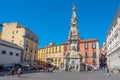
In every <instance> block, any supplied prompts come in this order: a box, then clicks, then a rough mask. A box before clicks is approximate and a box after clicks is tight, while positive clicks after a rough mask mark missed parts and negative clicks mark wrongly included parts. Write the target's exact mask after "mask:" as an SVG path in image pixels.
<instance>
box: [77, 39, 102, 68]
mask: <svg viewBox="0 0 120 80" xmlns="http://www.w3.org/2000/svg"><path fill="white" fill-rule="evenodd" d="M79 46H80V52H81V54H82V56H83V60H82V63H83V64H85V65H86V66H91V67H94V68H95V69H98V68H99V54H100V52H99V40H97V39H88V40H80V44H79Z"/></svg>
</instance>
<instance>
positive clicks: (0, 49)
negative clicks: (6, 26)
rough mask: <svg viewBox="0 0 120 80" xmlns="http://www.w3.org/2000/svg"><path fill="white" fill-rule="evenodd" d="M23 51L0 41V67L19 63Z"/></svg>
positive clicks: (16, 46) (14, 45)
mask: <svg viewBox="0 0 120 80" xmlns="http://www.w3.org/2000/svg"><path fill="white" fill-rule="evenodd" d="M22 54H23V49H22V48H21V47H19V46H18V45H16V44H13V43H10V42H8V41H5V40H1V39H0V65H8V64H13V63H21V56H22Z"/></svg>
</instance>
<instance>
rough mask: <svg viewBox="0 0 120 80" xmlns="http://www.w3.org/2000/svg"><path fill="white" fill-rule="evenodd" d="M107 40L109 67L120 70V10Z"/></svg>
mask: <svg viewBox="0 0 120 80" xmlns="http://www.w3.org/2000/svg"><path fill="white" fill-rule="evenodd" d="M106 39H107V64H108V67H109V68H112V69H120V8H119V9H118V11H117V14H116V16H115V18H114V20H113V22H112V24H111V26H110V29H109V31H108V33H107V38H106Z"/></svg>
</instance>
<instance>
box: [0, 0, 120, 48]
mask: <svg viewBox="0 0 120 80" xmlns="http://www.w3.org/2000/svg"><path fill="white" fill-rule="evenodd" d="M72 2H75V3H76V8H77V17H78V29H79V35H80V37H82V38H83V39H90V38H95V39H98V40H100V45H102V43H103V42H104V41H105V37H106V33H107V31H108V29H109V27H110V25H111V23H112V20H113V18H114V16H115V14H116V12H117V9H118V7H119V6H120V0H0V23H1V24H3V23H4V22H19V23H20V24H21V25H23V26H25V27H27V28H29V29H30V30H32V31H33V32H34V33H35V34H36V35H38V37H39V48H41V47H44V46H46V45H48V43H50V42H55V43H56V44H57V45H59V44H61V43H62V42H65V41H67V40H68V33H69V29H70V22H71V21H70V19H71V16H72Z"/></svg>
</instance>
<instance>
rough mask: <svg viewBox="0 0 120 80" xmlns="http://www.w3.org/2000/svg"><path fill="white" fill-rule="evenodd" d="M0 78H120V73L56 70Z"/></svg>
mask: <svg viewBox="0 0 120 80" xmlns="http://www.w3.org/2000/svg"><path fill="white" fill-rule="evenodd" d="M0 80H120V74H112V76H106V73H105V72H100V71H96V72H54V73H44V72H40V73H30V74H23V75H22V78H19V77H17V75H15V76H4V77H0Z"/></svg>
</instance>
